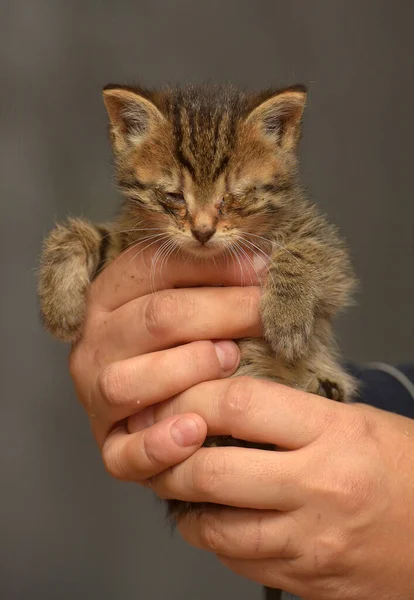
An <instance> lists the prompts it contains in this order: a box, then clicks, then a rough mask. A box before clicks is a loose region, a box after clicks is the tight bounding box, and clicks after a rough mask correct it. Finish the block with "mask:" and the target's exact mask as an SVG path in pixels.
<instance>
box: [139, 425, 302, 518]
mask: <svg viewBox="0 0 414 600" xmlns="http://www.w3.org/2000/svg"><path fill="white" fill-rule="evenodd" d="M134 435H138V434H134ZM302 476H304V465H303V461H301V460H300V458H298V456H297V454H296V453H293V452H271V451H266V450H253V449H251V448H248V449H246V448H233V447H226V448H200V450H199V451H198V452H196V454H194V455H193V456H191V457H190V458H188V459H187V460H186V461H185V462H184V463H181V464H179V465H177V466H176V467H174V468H173V469H171V470H169V471H166V472H164V473H161V474H160V475H159V476H158V477H156V478H154V479H153V480H152V488H153V490H154V491H155V492H156V493H157V494H158V495H159V496H161V498H168V499H176V500H185V501H188V502H211V503H213V504H221V505H225V506H235V507H240V508H253V509H260V510H272V509H273V510H283V511H284V510H295V509H297V508H299V507H301V506H302V495H303V486H302V485H301V478H302Z"/></svg>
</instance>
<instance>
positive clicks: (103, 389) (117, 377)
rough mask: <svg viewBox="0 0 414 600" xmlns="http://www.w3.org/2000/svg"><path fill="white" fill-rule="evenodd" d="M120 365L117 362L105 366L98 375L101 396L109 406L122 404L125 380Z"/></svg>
mask: <svg viewBox="0 0 414 600" xmlns="http://www.w3.org/2000/svg"><path fill="white" fill-rule="evenodd" d="M120 371H121V369H120V366H119V365H118V364H116V363H113V364H111V365H108V366H106V367H104V368H103V369H102V370H101V371H100V373H99V375H98V390H99V393H100V396H101V397H102V398H103V399H104V401H105V403H106V404H107V405H108V406H109V407H117V406H120V405H121V404H122V398H123V388H124V385H123V380H122V377H121V372H120Z"/></svg>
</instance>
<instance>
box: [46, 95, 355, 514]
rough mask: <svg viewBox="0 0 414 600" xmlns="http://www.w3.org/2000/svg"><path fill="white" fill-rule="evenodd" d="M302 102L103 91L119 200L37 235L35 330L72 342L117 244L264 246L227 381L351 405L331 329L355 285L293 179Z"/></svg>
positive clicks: (190, 251) (334, 239)
mask: <svg viewBox="0 0 414 600" xmlns="http://www.w3.org/2000/svg"><path fill="white" fill-rule="evenodd" d="M305 97H306V94H305V91H304V89H303V88H302V87H295V88H289V89H287V90H282V91H274V92H264V93H262V94H251V95H245V94H243V93H241V92H238V91H236V90H235V89H233V88H231V87H227V88H191V87H190V88H187V89H185V90H174V89H168V90H164V91H161V92H148V91H142V90H138V89H132V88H121V87H114V86H110V87H109V88H107V90H106V91H105V103H106V106H107V109H108V113H109V117H110V121H111V139H112V145H113V149H114V155H115V159H116V169H117V178H118V184H119V187H120V189H121V190H122V192H123V193H124V195H125V197H126V199H125V202H124V205H123V208H122V210H121V213H120V215H119V217H118V218H117V220H116V221H115V222H114V223H113V224H110V225H105V226H102V227H96V226H94V225H91V224H89V223H87V222H85V221H80V220H71V221H70V222H69V223H68V224H67V225H66V226H60V227H57V228H56V229H55V230H53V231H52V233H51V234H50V236H49V238H48V239H47V240H46V243H45V246H44V252H43V256H42V264H41V271H40V286H39V295H40V300H41V308H42V314H43V319H44V322H45V325H46V327H47V328H48V329H49V330H50V331H51V332H52V333H53V334H55V335H56V336H57V337H59V338H61V339H66V340H69V341H74V340H76V339H78V337H79V336H80V334H81V330H82V324H83V320H84V310H85V294H86V291H87V288H88V286H89V283H90V282H91V281H92V280H93V278H94V277H95V276H96V275H97V273H98V272H99V270H100V269H101V268H103V267H104V266H105V265H106V264H108V263H109V262H111V261H112V260H114V258H116V257H117V256H118V255H119V254H120V253H121V252H122V251H123V250H125V249H127V248H130V247H131V246H133V245H134V244H136V243H137V242H140V240H142V244H143V245H145V241H146V242H148V241H150V242H151V241H154V243H155V242H156V241H157V238H156V237H154V238H151V237H150V236H151V232H153V231H161V232H164V233H165V234H166V236H167V234H168V237H165V238H160V239H161V241H164V242H165V240H167V242H168V243H169V242H171V245H168V244H167V242H165V243H166V246H165V248H166V249H168V251H169V250H171V249H172V248H173V245H172V244H174V248H175V249H176V250H177V251H178V252H183V253H184V254H186V255H192V257H193V260H208V259H209V258H210V257H211V259H212V258H213V257H214V256H216V255H218V254H220V253H223V252H225V251H227V252H231V253H232V254H233V255H241V254H243V253H245V252H246V251H247V252H250V253H251V252H253V253H256V254H257V253H259V252H261V253H263V255H266V256H269V257H270V261H269V264H268V274H267V277H266V282H265V285H264V292H263V297H262V303H261V317H262V323H263V331H264V338H263V339H245V340H242V341H240V342H239V344H240V348H241V353H242V361H241V365H240V368H239V370H238V372H237V373H236V375H241V374H243V375H251V376H254V377H264V378H266V379H271V380H274V381H279V382H282V383H285V384H287V385H289V386H293V387H297V388H299V389H303V390H307V391H310V392H313V393H319V394H322V395H327V396H329V397H333V398H335V399H338V400H342V401H346V400H348V399H349V398H350V397H351V395H352V392H353V390H354V383H353V380H352V379H351V378H350V377H349V376H348V375H347V374H346V373H345V372H344V370H343V369H342V368H341V366H340V364H339V362H338V356H337V352H336V348H335V343H334V338H333V333H332V326H331V321H332V318H333V317H334V315H335V314H336V313H337V312H338V311H339V310H340V309H341V308H342V307H343V306H345V305H346V304H347V303H348V301H349V298H350V293H351V291H352V288H353V283H354V279H353V274H352V269H351V267H350V263H349V260H348V255H347V251H346V248H345V246H344V244H343V242H342V241H341V239H340V238H339V236H338V234H337V231H336V228H335V227H334V226H333V225H331V224H330V223H328V222H327V220H326V219H325V218H324V217H323V216H322V215H321V214H320V213H319V212H318V210H317V209H316V207H315V206H314V205H313V204H311V203H310V202H309V201H308V200H307V198H306V197H305V195H304V193H303V191H302V189H301V187H300V185H299V183H298V178H297V159H296V154H295V150H296V145H297V141H298V139H299V134H300V122H301V116H302V111H303V108H304V103H305ZM156 235H157V234H156V233H154V236H156ZM142 247H143V246H142ZM138 248H139V246H138ZM236 258H237V257H236ZM207 443H208V444H215V445H223V444H244V442H240V441H236V440H233V439H232V438H227V439H224V438H221V439H218V438H215V439H212V438H209V439H208V441H207ZM172 506H173V508H174V511H177V507H181V509H182V508H183V506H184V505H183V504H174V505H172ZM184 508H187V507H186V506H184Z"/></svg>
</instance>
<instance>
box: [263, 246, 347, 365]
mask: <svg viewBox="0 0 414 600" xmlns="http://www.w3.org/2000/svg"><path fill="white" fill-rule="evenodd" d="M270 258H271V261H270V267H269V271H268V275H267V280H266V285H265V289H264V294H263V296H262V303H261V314H262V321H263V327H264V334H265V338H266V339H267V341H268V342H269V343H270V345H271V346H272V348H273V350H274V351H275V352H276V353H277V355H278V356H279V357H280V358H281V359H283V360H285V361H287V362H288V363H290V364H294V363H295V362H296V361H297V360H298V359H300V358H302V357H304V356H306V355H307V354H308V350H309V344H310V342H311V340H312V339H313V338H314V332H315V325H316V324H317V321H321V320H325V321H330V319H331V318H332V317H333V316H334V315H335V314H336V312H337V311H338V310H339V309H341V308H342V307H343V306H344V305H346V304H347V302H348V300H349V294H350V291H351V290H352V288H353V285H354V279H353V276H352V272H351V270H350V267H349V261H348V258H347V255H346V253H345V251H344V250H343V249H342V248H335V247H329V246H327V245H324V244H323V243H322V242H321V241H319V240H310V239H306V240H300V241H298V242H296V243H291V244H289V245H287V246H286V248H283V249H280V248H277V249H276V250H275V251H274V252H273V254H272V255H271V257H270Z"/></svg>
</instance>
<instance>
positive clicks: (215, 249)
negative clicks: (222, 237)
mask: <svg viewBox="0 0 414 600" xmlns="http://www.w3.org/2000/svg"><path fill="white" fill-rule="evenodd" d="M184 249H185V251H186V252H189V253H190V254H192V255H193V256H198V257H203V258H208V257H209V256H217V255H218V254H223V253H224V251H225V248H224V246H223V245H222V244H220V243H217V242H215V241H209V242H206V243H201V242H197V241H195V240H194V241H190V242H188V243H187V244H186V245H185V247H184Z"/></svg>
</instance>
